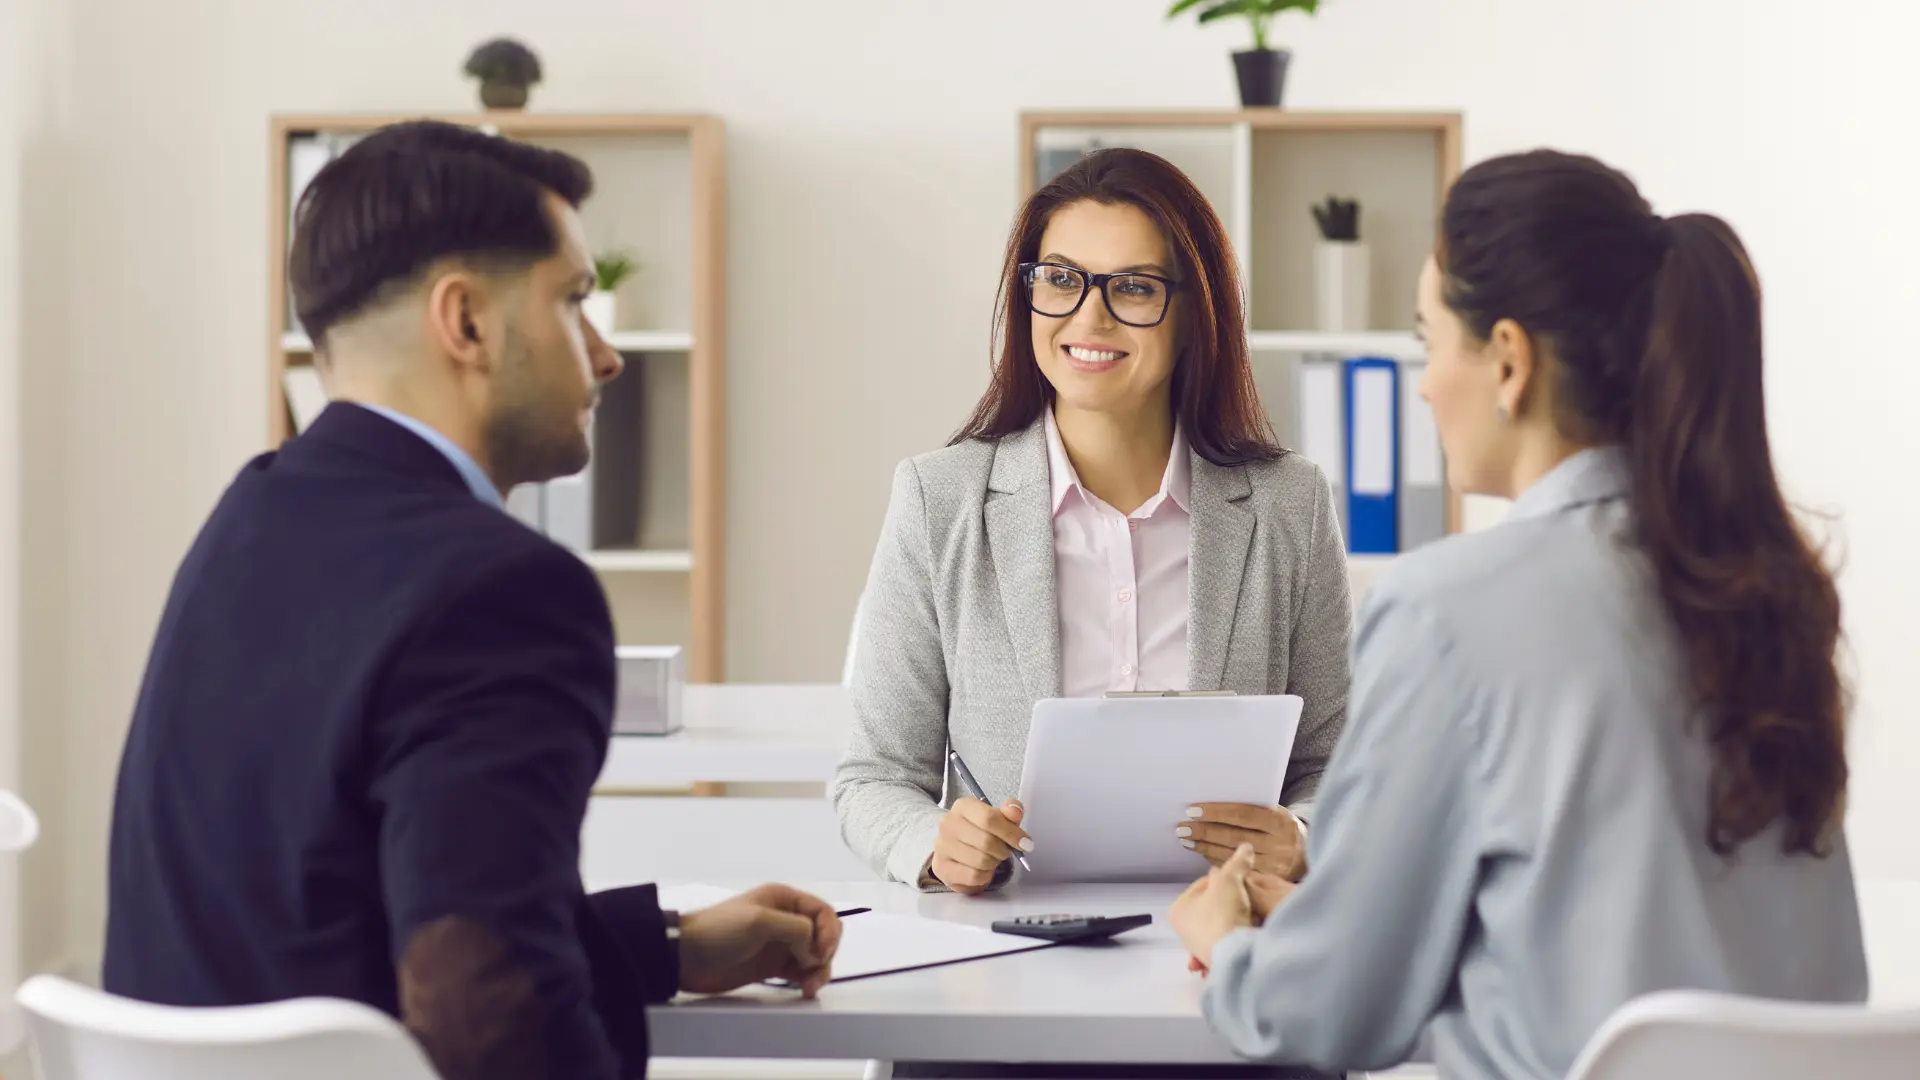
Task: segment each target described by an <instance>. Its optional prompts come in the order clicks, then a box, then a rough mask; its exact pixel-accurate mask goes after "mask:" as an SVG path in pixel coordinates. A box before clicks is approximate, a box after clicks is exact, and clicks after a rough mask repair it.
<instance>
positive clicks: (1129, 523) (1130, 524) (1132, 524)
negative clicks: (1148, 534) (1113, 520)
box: [1127, 518, 1140, 532]
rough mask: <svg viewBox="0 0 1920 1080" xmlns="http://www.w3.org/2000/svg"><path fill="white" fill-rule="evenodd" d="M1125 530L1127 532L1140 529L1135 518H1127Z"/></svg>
mask: <svg viewBox="0 0 1920 1080" xmlns="http://www.w3.org/2000/svg"><path fill="white" fill-rule="evenodd" d="M1127 531H1128V532H1139V531H1140V523H1139V522H1137V521H1135V520H1133V519H1132V518H1128V519H1127Z"/></svg>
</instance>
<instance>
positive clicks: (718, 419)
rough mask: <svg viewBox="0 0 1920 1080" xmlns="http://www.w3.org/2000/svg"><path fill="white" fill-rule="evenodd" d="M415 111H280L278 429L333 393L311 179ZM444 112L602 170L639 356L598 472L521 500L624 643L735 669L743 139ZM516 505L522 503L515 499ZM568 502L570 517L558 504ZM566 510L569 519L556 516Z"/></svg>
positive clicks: (597, 214) (618, 399)
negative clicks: (732, 155) (738, 152)
mask: <svg viewBox="0 0 1920 1080" xmlns="http://www.w3.org/2000/svg"><path fill="white" fill-rule="evenodd" d="M413 118H414V114H384V115H383V114H372V113H369V114H333V115H296V116H276V117H274V118H272V123H271V142H270V145H269V147H268V154H269V157H268V165H269V170H268V185H269V187H268V191H269V205H270V208H271V217H270V230H269V242H268V251H267V256H268V269H269V282H268V285H269V289H268V326H269V327H270V328H271V329H270V333H269V336H268V340H267V342H266V346H267V354H268V376H269V377H268V401H267V407H268V409H267V411H268V417H267V418H268V438H269V442H270V445H278V444H279V443H280V442H282V441H283V440H285V439H287V438H289V437H291V436H292V435H293V434H294V433H295V432H296V431H297V430H298V428H299V426H300V425H301V424H303V423H304V422H307V421H310V419H311V417H312V416H313V415H315V414H316V413H317V412H318V410H319V407H322V406H324V404H325V394H324V391H323V390H322V389H321V388H320V386H319V380H318V378H317V377H316V376H315V373H314V369H313V367H312V363H313V358H314V353H313V347H312V342H311V341H309V340H308V338H307V336H306V335H305V334H304V333H301V332H300V328H299V326H298V323H297V321H296V320H295V319H293V318H292V316H291V313H290V311H289V310H288V308H289V297H288V294H287V287H286V268H287V267H286V261H287V253H288V247H289V243H288V242H289V239H290V236H289V233H290V232H291V227H292V221H291V213H290V209H291V207H292V206H293V205H294V202H295V198H296V196H297V189H298V188H299V187H300V186H301V185H302V184H303V183H305V182H307V181H309V180H310V179H311V177H312V175H313V173H314V172H315V171H317V169H318V168H319V166H320V165H321V164H324V161H325V160H326V159H327V158H328V157H330V156H332V155H333V154H337V153H339V152H341V151H343V150H344V149H345V148H346V146H348V145H349V144H351V142H352V141H354V140H355V139H357V138H358V137H360V136H363V135H364V134H366V133H367V132H370V131H373V130H374V129H376V128H380V127H384V126H386V125H388V124H391V123H395V122H398V121H402V120H408V119H413ZM441 119H444V120H449V121H452V122H454V123H459V124H465V125H468V126H470V127H474V128H478V129H481V130H485V131H488V132H489V133H491V134H494V135H497V136H500V137H502V138H510V139H516V140H520V141H524V142H529V143H533V144H536V145H539V146H544V147H548V148H550V149H555V150H563V151H566V152H568V153H571V154H573V155H575V156H577V157H579V158H581V159H582V160H583V161H585V162H586V163H587V165H588V166H589V167H590V168H591V169H592V170H593V173H594V179H595V184H594V188H595V193H594V196H593V197H592V198H591V199H588V200H587V201H586V203H585V204H583V205H582V206H581V208H580V216H581V221H582V223H583V225H584V226H585V229H586V234H587V237H588V239H589V241H590V242H591V243H592V244H593V249H594V254H596V255H600V254H607V253H611V252H614V251H626V252H628V253H630V254H632V255H633V256H634V257H635V259H636V267H637V269H636V271H635V273H634V274H633V275H632V276H631V277H630V278H629V279H628V280H626V281H623V282H622V283H621V285H620V287H619V288H618V289H617V290H615V291H616V294H617V297H616V303H615V305H614V307H615V310H616V314H615V315H614V321H613V323H612V325H613V327H614V328H615V329H614V332H612V333H609V334H607V335H605V337H606V340H607V342H608V343H609V344H610V345H612V346H613V347H614V348H615V349H617V350H619V351H620V352H621V353H622V354H623V355H625V357H626V358H627V361H628V363H627V365H626V369H625V371H624V372H623V373H622V374H621V376H620V377H619V378H618V379H616V380H614V381H613V382H612V383H610V384H608V385H607V387H606V388H605V390H604V392H603V394H602V397H601V405H600V410H599V412H598V414H597V416H596V420H595V424H594V429H593V439H594V455H593V461H592V463H591V464H590V465H589V467H588V470H587V471H586V472H585V473H583V474H582V475H580V476H579V477H577V478H563V480H561V481H555V482H553V483H552V484H549V485H546V486H544V487H543V488H542V489H541V490H540V491H538V492H536V493H535V496H534V498H533V499H532V500H531V501H529V500H528V499H525V498H522V499H520V500H519V502H518V504H517V507H516V513H518V514H520V516H522V518H523V520H528V519H529V507H532V508H533V509H532V517H531V520H533V521H537V522H538V524H537V525H536V527H538V528H542V529H544V530H545V531H547V532H548V534H549V535H551V536H553V537H554V538H555V539H556V540H560V541H561V542H564V543H568V544H572V545H574V546H575V547H576V548H577V549H578V550H580V551H581V553H582V555H581V557H582V558H583V559H584V560H585V561H586V562H587V563H588V564H589V565H590V566H592V567H593V568H594V569H595V570H596V571H597V572H598V573H599V574H600V577H601V583H602V585H603V586H604V587H605V589H606V592H607V597H608V603H609V606H610V607H611V609H612V614H613V619H614V624H615V628H616V631H617V633H618V635H619V641H620V642H621V643H622V644H634V645H661V644H677V645H681V646H683V647H685V649H686V656H687V678H688V681H690V682H721V681H724V680H725V678H726V671H725V655H724V647H725V641H726V634H725V612H726V603H725V574H726V520H725V515H726V474H725V450H726V368H725V349H726V297H725V289H726V247H727V245H726V148H725V129H724V125H723V124H722V122H721V121H720V120H719V118H718V117H714V116H708V115H701V114H669V113H619V114H613V113H608V114H569V113H544V112H531V113H529V112H501V113H486V114H479V115H455V116H445V117H441ZM511 505H514V504H511V503H510V506H511ZM556 507H560V508H561V510H560V511H559V512H558V513H556V512H555V508H556ZM556 521H558V522H559V523H560V524H556Z"/></svg>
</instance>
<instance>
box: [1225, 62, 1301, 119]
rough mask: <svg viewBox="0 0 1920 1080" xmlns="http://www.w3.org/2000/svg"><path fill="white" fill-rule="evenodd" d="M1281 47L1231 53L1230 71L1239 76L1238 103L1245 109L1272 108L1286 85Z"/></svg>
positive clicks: (1276, 104)
mask: <svg viewBox="0 0 1920 1080" xmlns="http://www.w3.org/2000/svg"><path fill="white" fill-rule="evenodd" d="M1291 59H1293V54H1292V53H1290V52H1288V51H1287V50H1285V49H1248V50H1247V51H1245V52H1237V53H1234V54H1233V71H1234V74H1235V75H1238V76H1239V77H1240V104H1242V105H1244V106H1246V107H1247V108H1249V109H1258V108H1274V107H1277V106H1278V105H1279V104H1280V98H1281V96H1282V94H1283V93H1284V92H1285V91H1286V88H1287V61H1288V60H1291Z"/></svg>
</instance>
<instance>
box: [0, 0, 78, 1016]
mask: <svg viewBox="0 0 1920 1080" xmlns="http://www.w3.org/2000/svg"><path fill="white" fill-rule="evenodd" d="M69 7H70V5H69V3H68V0H0V66H3V67H4V72H0V78H4V80H5V81H4V86H3V88H0V432H5V433H6V434H5V438H4V441H0V522H4V523H5V525H4V528H0V784H5V785H7V786H10V787H14V788H15V789H16V790H18V791H19V792H20V793H21V794H22V795H24V796H25V797H26V799H27V800H28V802H29V803H31V804H32V805H33V806H34V807H35V808H36V810H37V811H39V815H40V818H41V833H40V842H39V845H38V846H37V847H36V848H34V849H33V850H32V851H31V852H29V853H28V854H26V855H25V856H23V857H19V858H9V859H6V860H3V861H0V941H3V942H4V944H0V955H4V956H5V957H6V965H5V968H4V970H0V985H6V986H11V985H12V980H13V979H14V978H16V977H17V976H19V975H20V974H22V973H24V972H28V971H38V970H47V969H51V968H58V967H62V966H64V964H65V961H66V958H67V935H66V922H65V918H64V910H63V906H64V900H65V896H66V892H67V890H66V888H65V880H64V867H65V865H66V851H65V839H66V832H65V828H64V823H65V820H66V818H67V816H68V815H67V814H66V812H65V807H64V805H63V803H64V798H65V792H66V783H65V776H66V772H67V769H66V765H65V762H64V760H63V755H64V752H65V750H64V746H65V741H66V740H65V737H64V736H65V731H66V729H67V726H68V719H67V716H66V714H65V712H64V710H63V709H62V708H61V707H60V702H61V694H60V685H61V683H62V682H63V680H64V678H65V672H64V670H63V669H64V663H63V657H64V641H63V638H62V634H63V633H64V628H65V625H66V619H65V615H64V612H65V608H66V605H67V603H68V602H69V591H68V590H67V588H66V582H65V580H64V577H63V575H64V572H65V568H66V560H65V558H64V556H63V554H62V540H61V537H62V536H63V535H64V533H65V523H64V521H63V519H62V514H61V508H62V506H63V505H64V498H63V496H62V495H61V492H62V491H63V490H64V488H65V486H66V483H67V480H66V476H65V469H64V442H65V438H64V434H63V429H64V427H65V426H66V425H65V424H64V423H63V421H62V418H61V416H60V415H59V413H60V410H61V409H62V408H63V406H64V402H65V400H66V390H65V388H66V385H67V378H66V375H65V373H64V371H63V369H62V367H61V365H60V364H59V363H58V362H57V360H54V359H52V358H57V357H61V356H63V355H64V353H65V349H64V341H65V332H64V324H65V321H66V318H65V317H66V312H65V310H64V305H65V297H66V292H67V290H66V283H65V282H64V281H63V280H62V279H61V276H62V274H63V273H64V272H65V269H66V267H67V266H68V265H69V263H70V260H69V259H68V256H67V250H66V240H65V236H64V234H63V231H62V228H61V224H62V222H63V221H64V220H65V216H66V213H67V206H66V202H65V200H64V199H62V198H60V193H61V186H60V184H59V170H60V168H61V166H60V163H59V155H60V154H61V153H62V147H61V141H62V139H63V138H64V137H65V136H63V135H62V134H61V132H62V131H63V130H65V128H66V126H67V119H68V118H67V116H66V114H65V110H66V108H67V96H66V88H67V85H68V74H69V73H68V63H69V60H70V49H69V48H68V39H69V34H68V26H67V22H68V15H69Z"/></svg>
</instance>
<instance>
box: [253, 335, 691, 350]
mask: <svg viewBox="0 0 1920 1080" xmlns="http://www.w3.org/2000/svg"><path fill="white" fill-rule="evenodd" d="M606 339H607V344H609V345H611V346H613V347H614V348H615V349H617V350H619V351H620V352H623V353H690V352H692V351H693V334H692V333H691V332H689V331H686V330H617V331H615V332H613V333H611V334H607V335H606ZM280 348H281V350H282V351H285V352H289V353H295V354H299V355H305V354H307V353H311V352H312V351H313V342H312V341H311V340H309V339H308V338H307V335H305V334H303V333H301V332H300V331H298V330H289V331H287V332H286V333H284V334H282V335H280Z"/></svg>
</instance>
